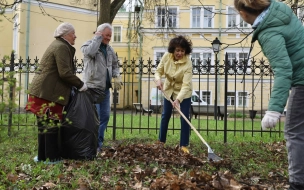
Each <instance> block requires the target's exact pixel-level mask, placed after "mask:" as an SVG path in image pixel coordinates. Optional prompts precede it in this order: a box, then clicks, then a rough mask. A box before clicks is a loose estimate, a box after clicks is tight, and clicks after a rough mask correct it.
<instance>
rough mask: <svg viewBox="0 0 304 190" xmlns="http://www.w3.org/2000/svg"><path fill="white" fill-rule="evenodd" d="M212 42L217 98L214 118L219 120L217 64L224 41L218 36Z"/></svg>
mask: <svg viewBox="0 0 304 190" xmlns="http://www.w3.org/2000/svg"><path fill="white" fill-rule="evenodd" d="M211 44H212V49H213V52H214V54H215V100H214V119H215V120H217V72H218V71H217V66H218V65H217V64H218V60H217V54H218V52H219V51H220V47H221V45H222V43H221V42H220V41H219V40H218V38H215V40H213V42H212V43H211Z"/></svg>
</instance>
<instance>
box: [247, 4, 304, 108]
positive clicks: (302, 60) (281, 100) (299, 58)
mask: <svg viewBox="0 0 304 190" xmlns="http://www.w3.org/2000/svg"><path fill="white" fill-rule="evenodd" d="M256 40H258V42H259V44H260V46H261V48H262V51H263V53H264V55H265V56H266V57H267V59H268V61H269V63H270V66H271V68H272V70H273V71H274V85H273V88H272V93H271V97H270V101H269V105H268V110H269V111H277V112H279V113H282V112H283V110H284V107H285V105H286V102H287V98H288V96H289V90H290V88H291V87H292V86H297V85H304V27H303V25H302V23H301V22H300V20H299V19H298V18H297V17H296V15H295V14H294V13H293V12H292V10H291V8H289V7H288V6H287V5H286V4H284V3H281V2H276V1H274V0H272V1H271V4H270V7H269V12H268V13H267V15H266V16H265V18H264V20H262V22H261V23H260V24H259V25H258V27H257V28H256V30H255V31H254V33H253V37H252V42H254V41H256Z"/></svg>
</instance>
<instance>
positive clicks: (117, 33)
mask: <svg viewBox="0 0 304 190" xmlns="http://www.w3.org/2000/svg"><path fill="white" fill-rule="evenodd" d="M113 29H114V42H121V27H120V26H114V27H113Z"/></svg>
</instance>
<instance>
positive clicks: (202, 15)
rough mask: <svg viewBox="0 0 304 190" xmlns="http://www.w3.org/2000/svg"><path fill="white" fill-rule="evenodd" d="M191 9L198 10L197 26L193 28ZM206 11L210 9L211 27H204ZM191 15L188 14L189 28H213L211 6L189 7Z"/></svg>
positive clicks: (212, 8) (212, 10)
mask: <svg viewBox="0 0 304 190" xmlns="http://www.w3.org/2000/svg"><path fill="white" fill-rule="evenodd" d="M193 9H200V11H199V13H200V14H199V20H200V21H199V26H194V23H193V16H194V15H193ZM206 9H211V10H210V11H211V26H210V27H205V26H204V25H205V20H206V19H205V12H206V11H207V10H206ZM190 10H191V13H190V26H191V28H214V7H213V6H206V7H205V6H204V7H202V6H193V7H191V9H190Z"/></svg>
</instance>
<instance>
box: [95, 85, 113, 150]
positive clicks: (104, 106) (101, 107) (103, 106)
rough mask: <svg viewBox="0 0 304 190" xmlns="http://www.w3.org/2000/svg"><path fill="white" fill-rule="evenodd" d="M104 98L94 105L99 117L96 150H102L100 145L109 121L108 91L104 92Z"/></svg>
mask: <svg viewBox="0 0 304 190" xmlns="http://www.w3.org/2000/svg"><path fill="white" fill-rule="evenodd" d="M105 94H106V96H105V98H104V99H103V100H102V102H101V103H100V104H95V105H96V108H97V113H98V116H99V120H100V124H99V130H98V148H102V144H103V141H104V132H105V130H106V129H107V125H108V122H109V119H110V112H111V107H110V90H109V89H107V90H105Z"/></svg>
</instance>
